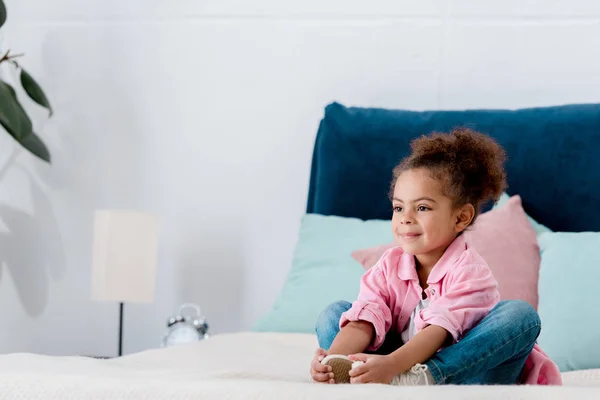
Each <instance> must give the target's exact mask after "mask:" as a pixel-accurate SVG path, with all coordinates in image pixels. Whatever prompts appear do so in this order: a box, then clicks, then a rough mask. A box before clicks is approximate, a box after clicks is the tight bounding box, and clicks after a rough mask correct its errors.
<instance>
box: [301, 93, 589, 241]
mask: <svg viewBox="0 0 600 400" xmlns="http://www.w3.org/2000/svg"><path fill="white" fill-rule="evenodd" d="M456 126H466V127H469V128H472V129H475V130H478V131H480V132H483V133H486V134H489V135H490V136H492V137H493V138H495V139H496V140H497V141H498V142H499V143H500V144H501V145H502V146H503V147H504V149H505V150H506V153H507V156H508V160H507V164H506V170H507V174H508V184H509V187H508V190H507V192H508V193H509V194H511V195H514V194H518V195H520V196H521V198H522V200H523V206H524V208H525V211H526V212H527V213H528V214H529V215H530V216H531V217H533V218H534V219H536V220H537V221H538V222H540V223H541V224H543V225H546V226H547V227H548V228H550V229H552V230H554V231H572V232H579V231H600V105H599V104H581V105H565V106H556V107H544V108H529V109H521V110H467V111H426V112H416V111H404V110H385V109H374V108H348V107H345V106H343V105H341V104H338V103H333V104H330V105H329V106H327V107H326V109H325V115H324V117H323V119H322V121H321V123H320V126H319V131H318V133H317V138H316V141H315V148H314V153H313V160H312V169H311V177H310V188H309V195H308V204H307V212H308V213H316V214H323V215H338V216H343V217H356V218H361V219H389V218H390V217H391V204H390V202H389V200H388V197H387V193H388V189H389V184H390V181H391V177H392V175H391V174H392V169H393V167H394V166H395V165H396V164H397V163H398V161H400V159H401V158H403V157H404V156H405V155H407V154H408V151H409V144H410V141H411V140H412V139H413V138H415V137H417V136H419V135H422V134H426V133H429V132H433V131H438V132H448V131H450V130H451V129H452V128H454V127H456Z"/></svg>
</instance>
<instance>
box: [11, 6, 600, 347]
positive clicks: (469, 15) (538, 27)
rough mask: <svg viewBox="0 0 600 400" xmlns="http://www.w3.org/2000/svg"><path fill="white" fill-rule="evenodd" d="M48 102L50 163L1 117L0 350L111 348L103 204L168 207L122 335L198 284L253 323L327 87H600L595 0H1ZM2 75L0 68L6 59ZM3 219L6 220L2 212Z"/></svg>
mask: <svg viewBox="0 0 600 400" xmlns="http://www.w3.org/2000/svg"><path fill="white" fill-rule="evenodd" d="M7 3H8V9H9V23H8V25H7V26H6V27H5V28H4V29H3V31H4V33H5V34H4V39H3V42H2V47H3V48H11V49H14V50H15V51H24V52H26V53H27V57H26V58H25V59H24V60H23V61H22V63H23V65H25V66H26V67H28V69H29V70H30V71H31V72H32V73H33V74H34V75H35V76H36V77H38V79H39V81H41V83H42V84H43V86H44V88H45V89H46V91H47V94H48V95H49V97H50V99H51V100H52V102H53V104H54V106H55V109H56V115H55V117H54V118H53V119H51V120H49V121H48V120H47V119H46V118H45V117H44V115H45V114H44V112H43V110H40V109H39V108H37V107H35V106H34V105H31V103H28V109H29V110H31V111H32V112H33V113H34V115H35V125H36V128H37V130H38V131H39V132H41V135H42V136H43V137H44V139H45V140H46V141H47V142H48V143H49V145H50V147H51V151H52V154H53V157H54V163H53V165H52V166H51V167H47V166H46V165H44V164H42V163H40V162H37V161H36V160H33V159H32V157H30V156H29V155H28V154H26V153H23V152H19V150H18V147H16V146H14V145H13V143H12V141H11V140H10V139H9V138H8V137H7V135H0V141H1V143H0V218H1V219H2V221H3V222H4V225H6V226H5V227H4V228H5V229H4V233H1V235H2V236H0V260H2V261H3V264H2V268H1V269H0V316H1V318H2V323H1V324H0V325H1V327H0V352H4V353H6V352H13V351H31V352H40V353H46V354H76V353H78V354H95V355H112V354H115V352H116V334H117V306H116V305H114V304H105V303H96V302H92V301H91V300H90V283H89V278H90V257H91V256H90V252H91V243H90V241H91V221H92V212H93V210H94V209H95V208H104V207H111V208H113V207H115V208H135V209H141V210H146V211H152V212H156V213H158V214H159V215H160V216H161V219H162V227H161V237H160V266H159V276H158V286H157V293H156V301H155V302H154V304H152V305H131V306H129V305H128V306H127V307H126V321H125V324H126V326H125V330H126V332H125V351H126V352H128V353H129V352H134V351H138V350H141V349H145V348H149V347H152V346H155V345H156V344H157V343H158V342H159V340H160V337H161V335H162V333H163V330H164V323H165V319H166V318H167V317H168V316H170V315H171V314H172V313H174V312H175V311H176V306H177V305H178V304H180V303H182V302H184V301H194V302H198V303H200V304H201V305H202V306H203V310H204V311H205V313H206V314H207V316H208V317H209V321H210V322H211V323H212V326H213V331H214V332H230V331H237V330H240V329H248V328H250V327H251V326H252V323H253V322H254V321H255V320H256V319H257V318H258V317H259V316H260V315H261V314H262V313H263V312H265V311H266V310H267V309H268V308H269V307H270V306H271V304H272V302H273V300H274V298H275V296H276V294H277V292H278V290H279V288H280V287H281V284H282V282H283V280H284V278H285V275H286V273H287V271H288V269H289V266H290V261H291V257H292V251H293V246H294V244H295V240H296V232H297V229H298V227H299V218H300V216H301V215H302V213H303V211H304V207H305V201H306V193H307V185H308V176H309V172H310V170H309V167H310V157H311V152H312V146H313V140H314V135H315V132H316V128H317V124H318V122H319V119H320V118H321V116H322V110H323V107H324V106H325V105H326V104H327V103H329V102H331V101H333V100H337V101H341V102H343V103H345V104H353V105H375V106H382V107H402V108H410V109H434V108H463V107H510V108H514V107H521V106H533V105H551V104H560V103H569V102H593V101H598V100H599V99H600V3H598V2H595V1H593V0H587V1H586V0H576V1H575V0H573V1H570V2H568V3H567V2H564V1H559V0H552V1H550V0H546V1H541V0H518V1H517V0H511V1H503V2H498V1H481V0H462V1H461V0H454V1H452V0H449V1H441V0H440V1H434V0H422V1H419V2H416V1H406V0H404V1H398V0H395V1H392V0H377V1H372V2H365V1H355V0H351V1H349V0H345V1H342V0H335V1H334V0H330V1H326V2H321V1H316V0H314V1H303V2H300V1H298V2H293V3H292V2H282V1H275V0H258V1H254V2H247V1H239V0H238V1H235V0H219V1H217V0H194V1H192V0H180V1H176V2H173V1H170V2H167V1H165V0H143V1H142V0H137V1H134V0H129V1H126V0H118V1H117V0H112V1H107V0H88V1H85V2H84V1H79V0H56V1H52V2H48V1H47V0H9V1H7ZM5 76H8V78H7V79H11V75H5ZM0 232H1V231H0Z"/></svg>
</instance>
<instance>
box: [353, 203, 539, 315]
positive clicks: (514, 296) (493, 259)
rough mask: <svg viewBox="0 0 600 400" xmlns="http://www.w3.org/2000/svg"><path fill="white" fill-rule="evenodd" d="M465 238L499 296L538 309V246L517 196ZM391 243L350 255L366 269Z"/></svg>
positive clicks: (481, 219) (485, 215) (479, 222)
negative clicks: (492, 279)
mask: <svg viewBox="0 0 600 400" xmlns="http://www.w3.org/2000/svg"><path fill="white" fill-rule="evenodd" d="M465 235H466V236H465V237H466V239H467V242H468V243H469V244H470V245H471V246H473V248H475V249H476V250H477V252H478V253H479V254H480V255H481V256H482V257H483V258H484V259H485V260H486V261H487V263H488V265H489V266H490V268H491V269H492V272H493V273H494V276H495V277H496V280H497V281H498V284H499V290H500V297H501V299H502V300H509V299H510V300H525V301H527V302H528V303H529V304H531V305H532V306H533V308H535V309H536V310H537V306H538V276H539V271H540V248H539V246H538V242H537V236H536V233H535V231H534V230H533V227H532V226H531V223H530V222H529V220H528V219H527V214H525V210H523V205H522V203H521V197H520V196H513V197H511V198H510V199H509V200H508V201H507V202H506V203H505V204H504V205H502V206H500V207H498V208H494V209H492V210H490V211H488V212H486V213H483V214H481V215H480V216H479V217H478V218H477V221H476V222H475V224H473V226H471V228H470V229H469V230H467V232H465ZM394 246H395V244H394V243H388V244H384V245H380V246H377V247H371V248H368V249H361V250H356V251H354V252H353V253H352V257H353V258H354V259H355V260H356V261H358V262H359V263H361V264H362V265H363V267H364V268H365V269H369V268H371V266H373V265H375V263H377V261H378V260H379V258H380V257H381V255H382V254H383V253H384V252H385V251H386V250H387V249H389V248H391V247H394Z"/></svg>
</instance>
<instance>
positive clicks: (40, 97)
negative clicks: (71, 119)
mask: <svg viewBox="0 0 600 400" xmlns="http://www.w3.org/2000/svg"><path fill="white" fill-rule="evenodd" d="M0 1H2V0H0ZM21 85H23V89H25V92H26V93H27V94H28V95H29V97H31V100H33V101H35V102H36V103H38V104H39V105H40V106H42V107H46V108H47V109H48V111H50V115H52V113H53V111H52V107H51V106H50V102H49V101H48V98H47V97H46V95H45V94H44V91H43V90H42V88H41V87H40V85H38V84H37V82H36V81H35V79H33V77H32V76H31V75H29V73H28V72H27V71H25V70H24V69H23V68H21Z"/></svg>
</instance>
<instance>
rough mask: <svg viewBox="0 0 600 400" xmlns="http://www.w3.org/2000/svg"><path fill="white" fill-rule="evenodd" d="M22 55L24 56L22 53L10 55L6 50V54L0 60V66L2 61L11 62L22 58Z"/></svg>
mask: <svg viewBox="0 0 600 400" xmlns="http://www.w3.org/2000/svg"><path fill="white" fill-rule="evenodd" d="M24 55H25V54H24V53H19V54H10V50H6V53H4V55H3V56H2V58H0V64H2V63H3V62H4V61H11V60H14V59H15V58H19V57H23V56H24Z"/></svg>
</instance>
